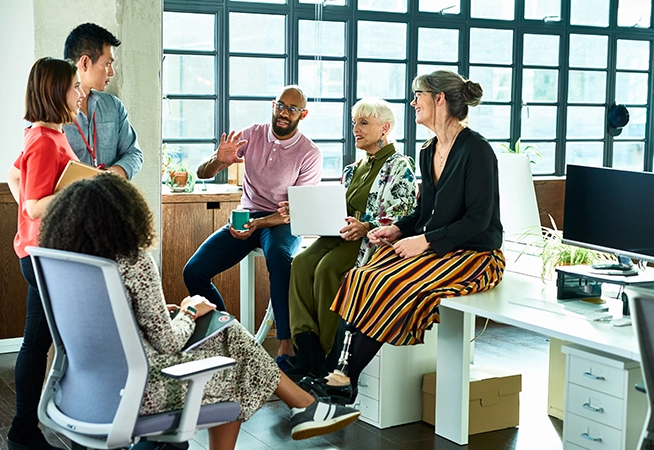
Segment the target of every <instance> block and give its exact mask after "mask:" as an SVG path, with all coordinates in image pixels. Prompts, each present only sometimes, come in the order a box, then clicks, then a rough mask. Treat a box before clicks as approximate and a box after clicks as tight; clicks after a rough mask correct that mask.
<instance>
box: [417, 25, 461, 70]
mask: <svg viewBox="0 0 654 450" xmlns="http://www.w3.org/2000/svg"><path fill="white" fill-rule="evenodd" d="M418 60H420V61H450V62H457V61H458V60H459V30H446V29H438V28H418Z"/></svg>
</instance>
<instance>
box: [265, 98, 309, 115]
mask: <svg viewBox="0 0 654 450" xmlns="http://www.w3.org/2000/svg"><path fill="white" fill-rule="evenodd" d="M273 105H275V109H276V110H277V112H280V113H281V112H284V111H285V110H286V111H288V113H289V114H291V115H295V114H297V113H299V112H302V111H306V110H307V109H306V108H298V107H297V106H288V105H285V104H283V103H282V102H276V101H273Z"/></svg>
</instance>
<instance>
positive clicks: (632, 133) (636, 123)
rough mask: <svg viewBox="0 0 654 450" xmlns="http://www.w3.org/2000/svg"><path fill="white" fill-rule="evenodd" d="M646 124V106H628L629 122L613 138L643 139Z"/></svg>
mask: <svg viewBox="0 0 654 450" xmlns="http://www.w3.org/2000/svg"><path fill="white" fill-rule="evenodd" d="M646 126H647V108H629V123H628V124H627V125H625V126H624V127H623V128H622V133H621V134H620V135H619V136H616V137H615V139H644V138H645V129H646Z"/></svg>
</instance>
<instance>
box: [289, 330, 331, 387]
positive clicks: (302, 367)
mask: <svg viewBox="0 0 654 450" xmlns="http://www.w3.org/2000/svg"><path fill="white" fill-rule="evenodd" d="M294 340H295V343H296V344H297V352H296V354H295V364H294V367H292V368H289V369H284V373H285V374H286V376H288V377H289V378H290V379H291V380H292V381H293V382H295V383H297V382H298V381H300V380H301V379H302V378H304V377H306V376H309V375H314V376H315V375H317V372H316V371H315V370H314V369H315V368H316V366H318V365H320V364H324V362H325V351H324V350H323V348H322V346H321V345H320V337H318V335H317V334H315V333H314V332H313V331H304V332H302V333H298V334H296V335H295V337H294Z"/></svg>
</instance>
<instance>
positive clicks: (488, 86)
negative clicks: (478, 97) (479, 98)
mask: <svg viewBox="0 0 654 450" xmlns="http://www.w3.org/2000/svg"><path fill="white" fill-rule="evenodd" d="M512 74H513V69H511V68H502V67H479V66H472V67H470V79H471V80H472V81H475V82H477V83H479V84H481V87H482V89H483V90H484V96H483V101H493V100H495V101H510V100H511V75H512Z"/></svg>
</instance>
